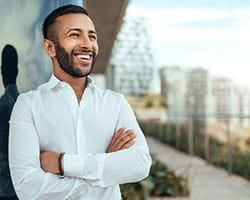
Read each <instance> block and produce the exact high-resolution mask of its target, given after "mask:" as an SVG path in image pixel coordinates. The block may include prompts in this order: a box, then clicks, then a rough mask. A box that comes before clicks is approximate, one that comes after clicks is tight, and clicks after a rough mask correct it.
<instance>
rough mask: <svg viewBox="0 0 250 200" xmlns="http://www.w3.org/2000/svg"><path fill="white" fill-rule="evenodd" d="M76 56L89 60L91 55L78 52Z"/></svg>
mask: <svg viewBox="0 0 250 200" xmlns="http://www.w3.org/2000/svg"><path fill="white" fill-rule="evenodd" d="M76 57H77V58H79V59H81V60H91V58H92V55H90V54H78V55H76Z"/></svg>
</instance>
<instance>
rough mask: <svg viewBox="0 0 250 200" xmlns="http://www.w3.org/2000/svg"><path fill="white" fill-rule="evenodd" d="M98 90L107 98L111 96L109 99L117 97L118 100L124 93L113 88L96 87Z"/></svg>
mask: <svg viewBox="0 0 250 200" xmlns="http://www.w3.org/2000/svg"><path fill="white" fill-rule="evenodd" d="M96 92H97V93H98V94H99V95H100V96H102V97H105V98H109V99H117V100H121V99H122V98H123V97H124V95H123V94H121V93H119V92H115V91H113V90H110V89H100V88H98V87H96Z"/></svg>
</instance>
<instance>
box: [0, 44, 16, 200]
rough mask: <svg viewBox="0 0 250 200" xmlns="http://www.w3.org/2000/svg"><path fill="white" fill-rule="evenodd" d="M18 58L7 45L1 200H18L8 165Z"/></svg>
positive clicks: (0, 115)
mask: <svg viewBox="0 0 250 200" xmlns="http://www.w3.org/2000/svg"><path fill="white" fill-rule="evenodd" d="M17 65H18V57H17V52H16V49H15V48H14V47H13V46H12V45H9V44H8V45H6V46H5V47H4V48H3V51H2V67H1V73H2V80H3V85H4V87H5V91H4V94H3V96H1V98H0V200H5V199H6V200H7V199H8V200H16V199H17V197H16V194H15V191H14V188H13V185H12V182H11V177H10V170H9V165H8V138H9V119H10V114H11V111H12V108H13V106H14V104H15V102H16V99H17V96H18V94H19V93H18V90H17V86H16V78H17V74H18V68H17Z"/></svg>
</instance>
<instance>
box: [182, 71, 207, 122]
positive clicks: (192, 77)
mask: <svg viewBox="0 0 250 200" xmlns="http://www.w3.org/2000/svg"><path fill="white" fill-rule="evenodd" d="M186 79H187V81H186V83H187V85H186V87H187V89H186V91H187V92H186V99H185V108H186V114H187V115H188V116H193V117H197V118H200V117H204V116H205V115H206V108H207V105H206V97H207V88H208V72H207V70H205V69H203V68H200V67H197V68H190V69H188V70H187V72H186Z"/></svg>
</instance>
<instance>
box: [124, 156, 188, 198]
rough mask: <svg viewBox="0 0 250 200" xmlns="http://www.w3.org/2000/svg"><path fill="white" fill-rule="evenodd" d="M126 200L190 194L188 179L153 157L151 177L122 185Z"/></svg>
mask: <svg viewBox="0 0 250 200" xmlns="http://www.w3.org/2000/svg"><path fill="white" fill-rule="evenodd" d="M121 191H122V197H123V199H124V200H145V199H146V198H147V196H149V195H150V196H168V197H178V196H188V195H189V191H188V186H187V179H186V178H183V177H180V176H176V175H175V174H174V172H173V171H170V170H169V169H168V168H167V167H166V166H165V165H164V164H163V163H161V162H160V161H158V160H156V159H155V158H154V157H153V162H152V166H151V170H150V174H149V177H148V178H146V179H144V180H143V181H141V182H138V183H131V184H125V185H122V186H121Z"/></svg>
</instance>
